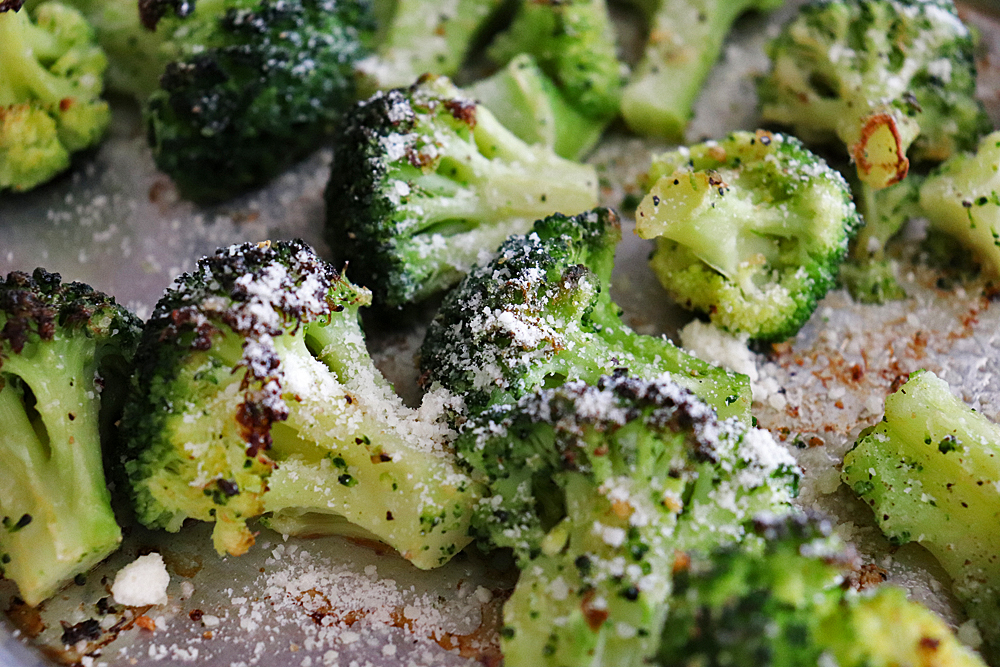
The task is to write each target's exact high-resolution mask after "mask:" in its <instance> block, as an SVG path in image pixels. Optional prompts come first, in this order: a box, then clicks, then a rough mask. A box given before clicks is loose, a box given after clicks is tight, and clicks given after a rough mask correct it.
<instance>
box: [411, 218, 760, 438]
mask: <svg viewBox="0 0 1000 667" xmlns="http://www.w3.org/2000/svg"><path fill="white" fill-rule="evenodd" d="M620 239H621V226H620V224H619V221H618V216H617V215H616V214H615V213H614V211H611V210H609V209H604V208H599V209H595V210H593V211H588V212H586V213H581V214H579V215H577V216H574V217H569V216H565V215H562V214H554V215H551V216H549V217H548V218H545V219H544V220H539V221H538V222H536V223H535V226H534V228H533V229H532V231H531V233H529V234H527V235H524V236H512V237H510V238H509V239H507V241H505V242H504V244H503V245H502V246H500V250H499V251H498V253H497V256H496V257H495V259H493V261H491V262H489V263H488V264H484V265H481V266H477V267H476V268H474V269H473V270H472V271H471V272H470V273H469V275H468V276H467V277H466V278H465V280H464V281H463V282H462V283H461V284H459V285H458V286H457V287H455V288H454V289H453V290H452V291H451V292H449V293H448V295H447V296H446V297H445V300H444V303H443V304H442V305H441V308H440V310H439V311H438V313H437V315H436V316H435V318H434V320H433V322H431V324H430V326H429V327H428V330H427V335H426V337H425V339H424V342H423V345H422V346H421V349H420V363H421V368H422V370H423V373H424V375H423V380H424V382H425V384H426V385H427V386H433V384H434V383H440V384H441V385H442V386H443V387H444V388H446V389H448V390H449V391H451V392H453V393H456V394H458V395H459V396H461V397H462V398H463V399H464V402H465V407H466V410H467V411H468V412H469V413H470V414H474V413H477V412H481V411H482V410H484V409H486V408H487V407H489V406H490V405H496V404H503V403H512V402H514V401H516V400H517V399H518V398H519V397H520V396H523V395H524V394H526V393H529V392H531V391H534V390H535V389H537V388H540V387H545V386H553V385H558V384H561V383H562V382H563V381H565V380H577V379H579V380H584V381H585V382H591V383H593V382H596V381H597V379H598V378H599V377H600V376H601V375H606V374H609V373H611V372H613V371H615V370H616V369H618V368H626V369H628V371H629V373H630V374H631V375H634V376H637V377H643V378H653V377H659V376H661V375H665V374H669V376H670V377H671V378H672V379H673V380H675V381H676V382H678V383H679V384H682V385H684V386H685V387H687V388H689V389H691V390H692V391H694V392H695V393H696V394H697V395H698V396H700V397H701V398H702V399H703V400H705V401H706V402H707V403H708V404H709V405H711V406H712V407H713V408H715V409H716V410H717V411H718V412H719V414H720V415H721V416H722V417H724V418H725V417H730V416H739V417H740V418H741V419H743V420H744V421H746V422H747V423H749V421H750V418H749V410H750V388H749V381H748V379H747V377H746V376H745V375H736V374H732V373H729V372H727V371H724V370H722V369H720V368H717V367H714V366H711V365H709V364H708V363H706V362H704V361H701V360H699V359H696V358H694V357H692V356H690V355H688V354H686V353H685V352H683V351H682V350H680V349H679V348H677V347H675V346H674V345H673V343H671V342H670V341H669V340H667V339H666V338H660V337H656V336H643V335H640V334H637V333H635V332H634V331H632V330H631V329H630V328H629V327H628V326H626V325H625V323H624V322H622V320H621V317H620V315H619V310H618V307H617V306H616V305H615V304H614V303H613V302H612V301H611V297H610V295H609V293H608V290H609V286H610V279H611V270H612V267H613V265H614V255H615V246H616V245H617V243H618V241H619V240H620Z"/></svg>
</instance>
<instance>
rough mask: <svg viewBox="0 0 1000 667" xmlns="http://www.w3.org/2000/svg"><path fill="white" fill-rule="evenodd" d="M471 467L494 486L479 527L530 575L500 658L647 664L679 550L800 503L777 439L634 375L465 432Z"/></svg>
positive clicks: (482, 536)
mask: <svg viewBox="0 0 1000 667" xmlns="http://www.w3.org/2000/svg"><path fill="white" fill-rule="evenodd" d="M455 446H456V449H457V451H458V455H459V457H460V459H461V460H462V461H463V462H464V463H465V464H467V465H468V466H469V467H470V468H471V469H472V471H473V474H475V475H477V476H478V477H480V478H482V479H485V480H486V487H487V489H488V493H487V495H486V496H485V497H484V498H482V499H481V500H480V501H479V503H478V504H477V505H476V509H475V513H474V515H473V520H472V525H473V528H474V530H475V531H476V534H477V536H478V538H479V541H480V544H481V546H483V547H484V548H486V549H496V548H511V549H513V553H514V556H515V558H516V562H517V564H518V566H519V568H520V569H521V574H520V577H519V579H518V582H517V586H516V588H515V590H514V593H513V595H512V596H511V598H510V599H509V600H508V601H507V602H506V603H505V605H504V609H503V629H502V632H501V637H502V639H501V649H502V652H503V655H504V664H505V665H508V666H509V667H517V666H520V665H523V666H526V667H537V666H541V665H637V666H638V665H643V664H647V663H646V662H645V660H646V659H647V658H649V657H650V656H652V655H653V654H654V653H655V650H656V646H657V644H658V642H659V635H660V630H661V627H662V624H663V619H664V615H665V614H666V610H667V604H666V603H667V595H668V593H669V591H670V586H671V572H672V570H673V569H674V568H675V566H676V553H677V552H679V551H680V552H683V551H687V550H690V549H699V550H708V549H710V548H711V547H712V546H714V545H718V544H724V543H728V542H733V541H738V540H741V539H742V538H743V536H744V535H745V532H746V527H747V526H748V524H749V523H750V520H751V519H752V517H753V516H754V515H756V514H757V513H759V512H762V511H768V512H784V511H787V510H789V508H790V505H789V503H790V501H791V499H792V497H793V495H794V491H795V487H796V482H797V479H798V468H797V467H796V465H795V461H794V459H793V458H792V457H791V455H790V454H789V453H788V452H787V451H786V450H785V449H784V448H782V447H781V446H779V445H778V444H776V443H775V442H774V440H773V439H772V438H771V436H770V435H769V434H768V433H767V432H766V431H760V430H758V429H747V428H746V427H745V426H744V425H743V424H741V423H740V422H738V421H736V420H729V421H726V422H719V421H718V420H717V418H716V415H715V411H714V410H713V409H712V408H710V407H709V406H707V405H706V404H705V403H703V402H702V401H701V400H700V399H698V398H697V397H696V396H695V395H694V394H692V393H691V392H690V391H688V390H687V389H684V388H682V387H680V386H679V385H677V384H674V383H672V382H670V381H665V380H653V381H646V380H638V379H634V378H630V377H627V376H625V375H620V374H619V375H615V376H604V377H601V378H600V379H599V380H598V382H597V385H596V386H590V385H587V384H585V383H583V382H581V381H575V382H569V383H567V384H565V385H562V386H561V387H557V388H553V389H544V390H539V391H536V392H533V393H529V394H526V395H525V396H523V397H521V399H520V400H519V401H518V402H517V404H516V405H498V406H494V407H493V408H491V409H489V410H487V411H486V412H484V413H482V414H480V415H479V416H477V417H476V418H475V419H474V420H472V421H471V422H469V423H467V424H466V427H465V429H464V430H463V432H462V435H461V436H459V439H458V440H457V441H456V443H455Z"/></svg>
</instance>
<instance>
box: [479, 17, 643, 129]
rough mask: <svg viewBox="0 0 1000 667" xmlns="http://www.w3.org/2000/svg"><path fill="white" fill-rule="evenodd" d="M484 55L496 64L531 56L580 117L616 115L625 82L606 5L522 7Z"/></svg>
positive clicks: (606, 117)
mask: <svg viewBox="0 0 1000 667" xmlns="http://www.w3.org/2000/svg"><path fill="white" fill-rule="evenodd" d="M487 53H488V55H489V56H490V58H492V59H493V60H494V61H495V62H497V63H500V64H506V63H508V62H510V60H511V59H513V58H514V57H515V56H517V55H518V54H521V53H528V54H531V55H532V56H534V58H535V60H536V61H537V62H538V65H539V67H541V69H542V71H543V72H545V73H546V74H547V75H548V76H550V77H551V78H552V80H553V81H554V82H555V84H556V86H557V87H558V88H559V89H560V90H562V91H563V93H564V94H565V96H566V99H567V100H568V101H569V102H570V103H571V104H572V105H574V106H575V107H576V108H578V109H579V110H580V111H581V112H582V113H583V114H585V115H586V116H589V117H592V118H603V119H608V120H610V119H611V118H613V117H615V116H616V115H617V114H618V105H619V103H620V99H621V92H622V88H623V86H624V85H625V76H624V75H623V66H622V64H621V63H620V62H619V61H618V56H617V53H616V46H615V31H614V27H613V26H612V24H611V19H610V17H609V16H608V7H607V4H606V2H605V0H561V1H560V2H522V3H520V7H519V8H518V12H517V14H516V16H515V17H514V20H513V22H512V23H511V25H510V26H509V27H508V28H507V29H506V30H505V31H504V32H502V33H500V34H499V35H497V37H496V38H495V39H494V41H493V43H492V44H491V45H490V47H489V48H488V49H487Z"/></svg>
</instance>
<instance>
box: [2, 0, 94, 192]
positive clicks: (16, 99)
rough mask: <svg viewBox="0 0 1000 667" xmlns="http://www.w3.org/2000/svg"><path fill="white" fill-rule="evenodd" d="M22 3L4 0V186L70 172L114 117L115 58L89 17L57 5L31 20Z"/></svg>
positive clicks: (23, 185) (24, 186) (22, 186)
mask: <svg viewBox="0 0 1000 667" xmlns="http://www.w3.org/2000/svg"><path fill="white" fill-rule="evenodd" d="M20 6H21V3H20V2H3V3H0V191H3V190H15V191H23V190H30V189H31V188H34V187H36V186H37V185H40V184H41V183H44V182H46V181H48V180H50V179H51V178H52V177H53V176H55V175H56V174H58V173H59V172H61V171H64V170H66V169H68V168H69V166H70V156H71V155H72V154H73V153H76V152H78V151H81V150H84V149H85V148H89V147H91V146H94V145H96V144H97V143H98V142H99V141H100V140H101V137H103V136H104V131H105V130H106V129H107V127H108V123H109V122H110V120H111V113H110V111H109V109H108V104H107V102H105V101H104V100H102V99H100V95H101V90H102V89H103V87H104V70H105V68H106V67H107V64H108V61H107V59H106V58H105V56H104V52H103V51H102V50H101V48H100V47H99V46H98V45H97V42H96V41H95V39H94V31H93V30H92V29H91V27H90V26H89V25H88V24H87V22H86V20H85V19H84V18H83V16H81V15H80V13H79V12H77V11H76V10H74V9H71V8H70V7H67V6H65V5H62V4H59V3H57V2H50V3H47V4H44V5H42V6H41V7H39V8H38V9H37V10H35V11H34V12H33V13H32V17H31V18H28V11H27V10H24V9H20ZM18 10H19V11H18ZM32 19H33V20H32Z"/></svg>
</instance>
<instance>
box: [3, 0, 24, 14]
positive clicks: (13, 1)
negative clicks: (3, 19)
mask: <svg viewBox="0 0 1000 667" xmlns="http://www.w3.org/2000/svg"><path fill="white" fill-rule="evenodd" d="M23 6H24V0H0V12H19V11H21V7H23Z"/></svg>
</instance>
